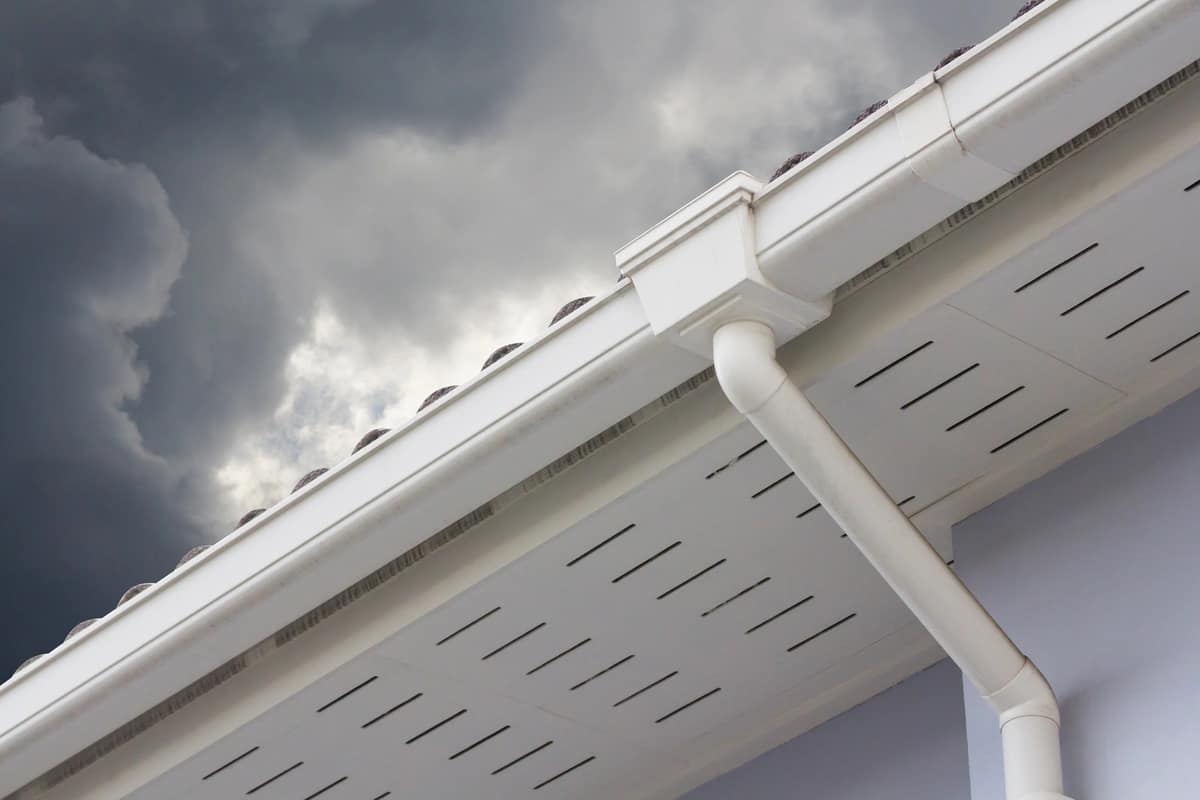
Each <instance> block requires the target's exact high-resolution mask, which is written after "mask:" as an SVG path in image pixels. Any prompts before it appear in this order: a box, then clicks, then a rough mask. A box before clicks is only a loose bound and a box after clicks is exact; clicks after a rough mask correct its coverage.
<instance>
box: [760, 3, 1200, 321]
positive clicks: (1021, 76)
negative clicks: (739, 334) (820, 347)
mask: <svg viewBox="0 0 1200 800" xmlns="http://www.w3.org/2000/svg"><path fill="white" fill-rule="evenodd" d="M1198 41H1200V0H1057V2H1056V1H1055V0H1047V2H1045V3H1043V4H1042V5H1041V6H1038V7H1037V8H1036V9H1034V10H1033V11H1032V12H1030V13H1029V14H1028V15H1026V16H1025V17H1022V18H1021V19H1020V20H1019V21H1017V22H1015V23H1013V24H1011V25H1009V26H1007V27H1005V28H1004V29H1002V30H1000V31H998V32H997V33H996V34H994V35H993V36H991V37H990V38H988V39H987V40H986V41H983V42H980V43H979V44H977V45H975V46H974V47H973V48H972V49H971V50H969V51H968V52H967V53H965V54H964V55H962V56H960V57H959V58H958V59H956V60H955V61H953V62H951V63H950V64H949V65H948V66H946V67H944V68H942V69H941V70H938V71H937V72H933V73H929V74H926V75H925V76H923V77H921V78H920V79H918V80H917V81H916V82H914V83H913V84H912V85H911V86H909V87H907V88H905V89H903V90H901V91H900V92H899V93H898V94H896V95H895V96H893V97H891V98H889V100H888V104H887V106H885V107H884V108H883V109H881V110H880V111H878V112H876V113H875V114H874V115H873V116H872V117H871V118H870V119H868V120H866V121H865V122H863V123H862V124H860V125H856V126H855V127H854V128H853V129H851V130H849V131H847V132H846V133H844V134H842V135H841V136H839V137H838V138H837V139H835V140H833V141H832V142H830V143H829V144H827V145H825V146H824V147H822V148H821V149H820V150H818V151H817V152H816V153H815V154H814V155H813V156H811V157H810V158H808V159H807V160H806V161H804V162H802V163H801V164H800V165H799V166H797V167H795V168H794V169H792V170H791V171H789V172H788V173H787V174H786V175H783V176H781V177H780V178H779V179H778V180H775V181H772V182H771V183H770V185H768V186H766V187H765V188H764V189H763V190H762V191H759V192H756V193H755V198H754V212H755V213H754V217H755V223H754V224H755V238H754V244H753V247H754V252H755V255H756V269H758V270H761V274H762V275H763V277H764V278H765V279H766V280H767V281H769V282H770V283H771V285H773V286H775V287H776V288H778V289H780V290H782V291H784V292H786V293H787V294H788V295H791V296H793V297H796V298H802V299H805V300H811V301H819V300H820V299H821V298H824V297H826V296H827V295H828V294H829V293H831V292H833V291H834V290H835V289H836V288H837V287H838V286H840V285H841V284H843V283H845V282H847V281H849V280H851V279H853V278H855V277H856V276H857V275H859V273H861V272H862V271H863V270H864V269H865V268H867V267H868V266H870V265H871V264H874V263H875V262H876V261H878V260H879V259H881V258H883V257H884V256H887V255H888V254H890V253H892V252H893V251H894V250H896V249H897V248H900V247H902V246H904V245H905V244H907V243H909V242H911V241H912V240H914V239H915V238H917V237H919V236H920V235H921V234H922V233H924V232H925V231H927V230H929V229H930V228H932V227H933V226H935V225H937V224H938V223H940V222H941V221H942V220H944V219H946V218H948V217H950V216H951V215H953V214H955V213H956V212H958V211H959V210H960V209H961V208H963V207H964V206H965V205H967V204H968V203H972V202H974V201H976V200H979V199H980V198H982V197H985V196H986V195H987V194H989V193H990V192H992V191H994V190H996V189H997V188H999V187H1001V186H1003V185H1004V184H1005V183H1007V182H1008V181H1010V180H1011V179H1012V178H1013V177H1014V176H1016V175H1017V174H1018V173H1020V172H1021V171H1022V170H1024V169H1025V168H1026V167H1028V166H1030V165H1031V164H1034V163H1035V162H1037V161H1038V160H1039V159H1041V158H1043V157H1044V156H1046V155H1047V154H1049V153H1052V152H1053V151H1054V150H1055V148H1058V147H1060V146H1061V145H1063V144H1064V143H1067V142H1068V141H1070V139H1071V138H1072V137H1073V136H1076V135H1077V134H1079V133H1080V132H1082V131H1085V130H1087V128H1088V127H1089V126H1091V125H1093V124H1095V123H1096V122H1098V121H1100V120H1102V119H1104V117H1105V116H1107V115H1108V114H1110V113H1112V112H1113V111H1114V110H1116V109H1117V108H1119V107H1120V106H1121V105H1123V104H1124V103H1126V102H1129V101H1131V100H1133V99H1134V98H1136V97H1137V96H1138V95H1140V94H1141V93H1142V92H1145V91H1147V90H1148V89H1150V88H1151V87H1153V86H1155V85H1156V84H1158V83H1159V82H1160V81H1162V80H1163V79H1165V78H1166V77H1167V76H1169V75H1171V74H1173V73H1174V72H1176V71H1177V70H1179V69H1182V68H1183V67H1184V66H1186V65H1187V64H1189V63H1190V62H1192V61H1194V60H1195V59H1196V58H1197V57H1198V56H1200V50H1198V49H1197V47H1196V42H1198ZM777 333H778V330H777Z"/></svg>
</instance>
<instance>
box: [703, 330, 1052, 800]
mask: <svg viewBox="0 0 1200 800" xmlns="http://www.w3.org/2000/svg"><path fill="white" fill-rule="evenodd" d="M775 348H776V343H775V334H774V332H773V331H772V329H771V328H770V327H769V326H768V325H765V324H763V323H761V322H752V321H735V322H727V323H725V324H724V325H722V326H721V327H719V328H718V329H717V330H716V332H715V334H714V335H713V360H714V362H715V365H716V371H717V379H718V381H719V382H720V384H721V388H722V389H723V390H724V391H725V394H726V396H728V398H729V400H730V402H731V403H733V405H734V407H735V408H737V410H738V411H739V412H741V413H742V414H743V415H745V417H746V418H747V419H748V420H750V422H751V423H752V424H753V425H754V427H755V428H757V429H758V431H759V433H761V434H762V435H763V437H764V438H765V439H766V440H767V441H768V442H769V443H770V444H771V447H773V448H774V449H775V451H776V452H777V453H778V454H779V455H780V456H781V457H782V458H783V460H784V462H786V463H787V465H788V466H789V467H791V468H792V469H793V470H794V471H795V473H796V477H798V478H799V479H800V480H801V481H802V482H803V483H804V485H805V486H806V487H807V488H808V490H809V491H810V492H812V495H813V497H815V498H816V499H817V501H818V502H819V503H821V505H822V506H823V507H824V508H825V510H826V511H827V512H828V513H829V515H830V516H831V517H832V518H833V520H834V521H835V522H837V524H838V525H839V526H840V527H841V528H842V530H844V531H845V533H846V535H847V536H848V537H849V538H850V540H851V541H852V542H854V544H855V545H856V546H857V547H858V548H859V550H861V551H862V553H863V555H865V556H866V557H867V560H868V561H869V562H870V563H871V565H872V566H873V567H874V568H875V569H876V570H877V571H878V572H879V574H880V575H882V576H883V578H884V580H886V581H887V582H888V584H889V585H890V586H891V587H892V589H893V590H894V591H895V592H896V594H897V595H899V596H900V599H901V600H903V601H904V603H905V605H907V606H908V608H909V609H910V610H911V611H912V612H913V614H915V615H916V617H917V619H918V620H920V622H921V624H922V625H924V626H925V627H926V628H927V629H928V630H929V632H930V633H931V634H932V635H933V637H934V639H936V640H937V642H938V643H939V644H940V645H941V646H942V648H943V649H944V650H945V651H946V653H947V654H948V655H949V656H950V658H952V659H953V660H954V662H955V663H956V664H957V665H958V666H959V668H960V669H961V670H962V671H963V673H964V674H965V675H966V676H967V677H968V678H970V679H971V682H972V683H974V684H975V686H976V688H977V689H978V690H979V692H980V694H981V695H983V697H984V699H985V700H987V701H988V703H989V705H991V706H992V708H993V709H994V710H995V712H996V714H997V715H998V716H999V720H1000V730H1001V736H1002V741H1003V748H1004V782H1005V787H1006V797H1007V798H1008V800H1068V799H1067V798H1066V796H1065V795H1064V794H1063V793H1062V792H1063V784H1062V757H1061V753H1060V750H1059V712H1058V703H1057V701H1056V700H1055V698H1054V692H1053V691H1052V690H1051V688H1050V685H1049V684H1048V683H1047V682H1046V679H1045V678H1044V677H1043V676H1042V674H1041V673H1040V672H1038V670H1037V667H1035V666H1034V665H1033V663H1032V662H1031V661H1030V660H1029V659H1028V658H1027V657H1026V656H1025V655H1024V654H1023V653H1022V652H1021V651H1020V650H1019V649H1018V648H1017V646H1016V645H1014V644H1013V643H1012V641H1011V640H1010V639H1009V638H1008V636H1007V635H1006V634H1005V633H1004V631H1003V630H1001V629H1000V626H999V625H997V624H996V621H995V620H993V619H992V617H991V616H990V615H989V614H988V612H987V611H986V610H985V609H984V608H983V606H982V605H980V603H979V601H978V600H977V599H975V597H974V595H972V594H971V592H970V591H969V590H968V589H967V587H966V586H964V585H963V583H962V582H961V581H960V580H959V579H958V576H957V575H955V574H954V573H953V572H952V571H951V570H950V568H949V567H947V566H946V565H945V564H944V563H943V562H942V560H941V558H940V557H939V556H938V554H937V552H936V551H935V550H934V549H933V547H931V546H930V545H929V543H928V542H927V541H926V540H925V537H923V536H922V535H921V533H920V531H918V530H917V529H916V527H915V526H914V525H913V524H912V523H911V522H910V521H909V519H908V517H906V516H905V515H904V513H903V512H902V511H901V510H900V509H899V508H898V507H897V506H896V504H895V503H894V502H893V501H892V499H891V497H890V496H889V495H888V494H887V492H886V491H884V489H883V487H882V486H880V485H879V483H878V482H877V481H876V480H875V478H874V476H872V475H871V473H870V472H869V471H868V470H867V468H866V467H865V466H863V464H862V462H861V461H859V460H858V458H857V457H856V456H855V454H854V453H853V451H851V450H850V448H849V447H848V446H847V445H846V443H845V442H844V441H842V439H841V437H839V436H838V434H837V432H836V431H834V429H833V428H832V427H831V426H830V425H829V423H828V422H826V421H825V419H824V418H823V417H822V416H821V414H820V412H818V411H817V409H816V408H815V407H814V406H813V405H812V403H811V402H810V401H809V400H808V398H807V397H806V396H805V395H804V393H803V392H802V391H801V390H800V389H799V388H798V387H797V386H796V385H795V384H794V383H792V382H791V380H789V379H788V376H787V373H786V372H785V371H784V370H783V368H782V367H781V366H779V364H778V363H777V362H776V360H775Z"/></svg>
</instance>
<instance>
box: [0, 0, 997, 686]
mask: <svg viewBox="0 0 1200 800" xmlns="http://www.w3.org/2000/svg"><path fill="white" fill-rule="evenodd" d="M1009 5H1010V4H1009V3H994V2H987V0H973V1H972V2H961V1H960V0H903V1H901V0H862V1H861V2H855V1H854V0H829V1H828V2H817V1H815V0H814V1H811V2H809V1H807V0H789V1H788V2H784V1H783V0H741V2H729V1H728V0H641V2H632V1H630V2H625V1H624V0H604V1H603V2H584V0H578V1H574V0H559V1H558V2H553V1H551V0H546V1H545V2H543V1H542V0H477V1H476V2H471V1H470V0H463V1H460V0H403V1H401V0H255V2H245V0H169V2H165V1H164V0H9V1H8V2H5V3H3V4H0V275H2V276H3V284H2V288H0V320H2V322H3V328H2V335H0V370H2V371H0V375H2V376H3V377H2V378H0V380H2V382H3V387H2V389H3V390H2V391H0V515H2V516H0V610H2V611H3V613H0V680H3V679H4V677H6V676H7V675H8V674H9V673H10V672H11V671H12V669H14V668H15V667H16V665H17V664H18V663H20V662H21V661H23V660H24V659H25V658H26V657H28V656H31V655H34V654H37V653H42V652H46V651H47V650H49V649H51V648H53V647H54V646H55V645H56V644H57V643H58V642H60V641H61V640H62V638H63V636H64V635H65V634H66V632H67V631H68V630H69V629H70V628H71V627H72V626H73V625H74V624H75V623H76V622H78V621H80V620H82V619H85V618H88V617H96V616H102V615H103V614H105V613H106V612H107V611H108V610H109V609H111V608H112V607H113V605H114V604H115V603H116V601H117V599H118V598H119V597H120V595H121V594H122V593H123V592H124V590H125V589H126V588H127V587H129V586H130V585H132V584H135V583H138V582H141V581H151V580H155V579H157V578H159V577H161V576H162V575H164V574H165V573H167V572H169V571H170V570H171V568H172V567H173V566H174V565H175V563H176V561H177V560H178V558H179V556H180V555H181V554H182V553H183V552H184V551H185V550H187V549H188V548H189V547H191V546H193V545H195V544H198V543H203V542H211V541H214V540H215V539H217V538H219V537H220V536H222V535H224V534H225V533H227V532H228V531H229V530H231V529H232V528H233V526H234V523H235V521H236V520H237V518H238V517H239V516H240V515H241V514H242V512H244V511H246V510H247V509H249V508H252V507H254V506H256V505H265V504H269V503H270V502H272V501H274V500H276V499H279V498H280V497H282V496H283V495H284V494H286V493H287V491H288V489H289V488H290V487H291V485H292V484H293V483H294V482H295V481H296V479H297V478H298V477H299V476H300V475H302V474H303V473H304V472H306V471H307V470H309V469H311V468H314V467H318V466H324V465H328V464H332V463H334V462H336V461H338V460H340V459H342V458H343V457H345V456H346V455H347V454H348V452H349V450H350V448H351V447H352V446H353V444H354V442H355V441H356V439H357V438H358V437H359V435H360V434H362V433H363V432H364V431H366V430H368V429H369V428H371V427H373V426H375V425H377V424H382V425H388V424H395V423H397V422H400V421H403V420H404V419H406V418H407V417H409V416H410V415H411V414H412V413H413V411H414V410H415V408H416V406H417V405H418V404H419V402H420V401H421V399H422V398H423V397H424V395H425V394H427V393H428V392H429V391H430V390H431V389H433V388H436V387H438V386H441V385H444V384H450V383H458V382H460V381H461V380H463V379H464V378H466V377H468V376H469V375H470V374H472V373H473V372H475V371H476V370H477V369H478V368H479V366H480V364H481V363H482V362H483V360H484V358H485V357H486V356H487V354H488V353H489V352H490V351H491V350H492V349H493V348H495V347H496V346H498V345H500V344H504V343H506V342H511V341H522V340H524V339H527V338H529V337H531V336H532V335H533V334H534V333H535V332H536V331H537V330H539V329H541V328H542V327H544V326H545V324H546V323H547V322H548V320H549V318H550V316H551V315H552V314H553V313H554V311H555V310H556V309H557V308H558V306H560V305H561V304H562V303H563V302H565V301H566V300H569V299H571V298H573V297H577V296H579V295H584V294H596V293H598V292H603V291H606V290H608V289H609V288H610V287H611V286H612V283H613V281H614V280H615V277H616V272H615V268H614V266H613V260H612V252H613V250H615V249H616V248H617V247H618V246H620V245H621V244H622V243H623V242H624V241H626V240H627V239H629V238H630V237H631V236H633V235H635V234H637V233H638V232H640V231H641V230H643V229H645V228H646V227H648V226H649V225H650V224H652V223H654V222H655V221H657V220H658V219H659V218H661V217H662V216H664V215H665V214H666V213H668V212H670V211H672V210H674V209H675V208H676V207H678V206H679V205H681V204H682V203H683V202H685V201H686V200H688V199H689V198H690V197H691V196H693V195H694V194H696V193H697V192H699V191H701V190H703V189H704V188H706V187H707V186H709V185H710V184H712V183H713V182H715V181H716V180H718V179H720V178H721V177H723V176H724V175H726V174H728V173H729V172H731V171H733V170H735V169H746V170H748V171H750V172H752V173H754V174H757V175H759V176H761V177H767V176H769V175H770V173H771V172H772V171H773V170H774V168H775V166H776V165H777V164H778V163H779V162H781V161H782V160H784V159H785V158H786V157H787V156H788V155H790V154H792V153H794V152H796V151H799V150H804V149H814V148H815V147H816V146H818V145H820V144H822V143H823V142H825V141H827V140H828V139H830V138H832V136H834V135H835V134H837V133H838V132H840V131H841V130H842V129H843V128H844V127H845V126H846V124H847V123H848V122H849V121H850V120H851V119H852V118H853V117H854V115H855V114H856V112H857V111H859V110H860V109H861V108H862V107H864V106H866V105H868V104H869V103H871V102H872V101H874V100H876V99H878V98H880V97H885V96H887V95H889V94H891V93H892V92H894V91H895V90H897V89H899V88H901V87H902V86H904V85H905V84H906V83H908V82H909V81H911V80H912V79H913V78H915V77H916V76H917V75H919V74H921V73H923V72H925V71H927V70H928V69H929V68H930V67H931V66H932V65H933V64H934V63H936V62H937V61H938V60H939V59H940V58H941V56H942V55H943V54H944V53H945V52H947V51H949V50H951V49H953V48H955V47H957V46H960V45H963V44H969V43H972V42H975V41H978V40H979V39H982V38H984V37H986V36H987V35H989V34H990V33H991V32H992V31H994V30H996V29H998V28H999V27H1001V26H1002V25H1003V24H1004V23H1005V22H1006V21H1007V19H1008V18H1009V17H1011V16H1012V13H1013V12H1014V11H1015V8H1011V7H1009ZM1013 5H1015V4H1013Z"/></svg>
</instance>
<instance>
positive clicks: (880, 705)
mask: <svg viewBox="0 0 1200 800" xmlns="http://www.w3.org/2000/svg"><path fill="white" fill-rule="evenodd" d="M964 734H965V732H964V729H963V700H962V683H961V675H960V673H959V671H958V669H957V667H955V666H954V665H953V664H951V663H950V662H949V661H942V662H940V663H938V664H935V665H934V666H932V667H930V668H929V669H927V670H925V671H924V672H921V673H918V674H917V675H914V676H912V677H911V678H909V679H908V680H906V681H904V682H903V683H900V684H898V685H896V686H894V687H892V688H891V689H889V690H888V691H886V692H884V693H882V694H880V695H877V696H876V697H874V698H872V699H871V700H869V701H868V702H866V703H864V704H863V705H860V706H858V707H857V708H854V709H851V710H850V711H847V712H846V713H845V714H842V715H841V716H839V717H836V718H834V719H832V720H830V721H829V722H826V723H825V724H824V725H821V726H820V727H818V728H816V729H814V730H811V731H809V732H808V733H805V734H803V735H801V736H798V737H796V738H795V739H793V740H791V741H790V742H788V743H787V744H784V745H782V746H780V747H778V748H776V749H775V750H772V751H771V752H769V753H765V754H764V755H761V756H759V757H758V758H756V759H755V760H753V761H751V762H749V763H748V764H745V765H743V766H741V767H739V768H738V769H735V770H733V771H731V772H728V773H726V774H725V775H722V776H721V777H719V778H717V779H716V780H713V781H711V782H709V783H707V784H705V785H704V786H701V787H700V788H699V789H696V790H695V791H693V792H691V793H690V794H688V795H685V797H686V798H687V800H730V798H736V799H737V800H782V799H783V798H812V800H967V797H968V777H967V746H966V737H965V735H964Z"/></svg>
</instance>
